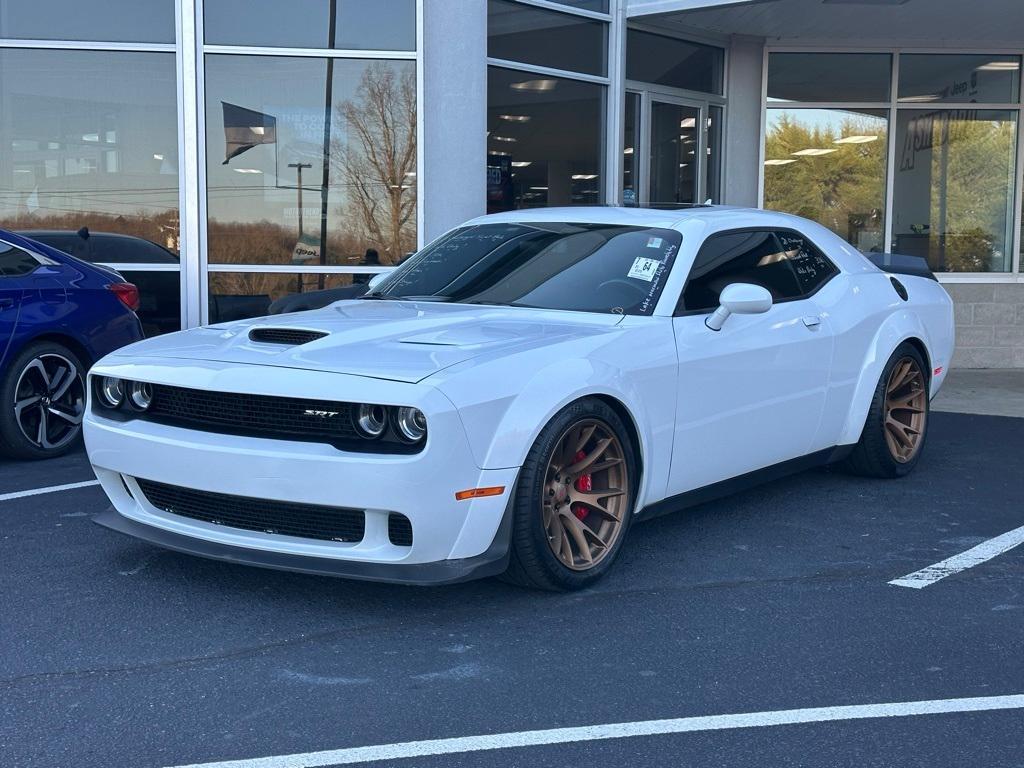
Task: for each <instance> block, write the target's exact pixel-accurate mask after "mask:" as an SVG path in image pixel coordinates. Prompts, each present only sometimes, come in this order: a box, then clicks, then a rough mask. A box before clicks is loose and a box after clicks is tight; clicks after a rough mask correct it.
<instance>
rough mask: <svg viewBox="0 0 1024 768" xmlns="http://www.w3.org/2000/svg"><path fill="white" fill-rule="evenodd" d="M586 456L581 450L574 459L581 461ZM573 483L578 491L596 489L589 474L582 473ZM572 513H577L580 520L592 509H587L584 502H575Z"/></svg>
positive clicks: (584, 491) (583, 491)
mask: <svg viewBox="0 0 1024 768" xmlns="http://www.w3.org/2000/svg"><path fill="white" fill-rule="evenodd" d="M586 457H587V454H585V453H584V452H583V451H579V452H577V454H576V456H575V457H573V461H574V462H576V461H581V460H583V459H585V458H586ZM573 485H574V486H575V488H576V490H577V491H580V492H582V493H586V492H589V491H592V490H593V489H594V483H593V481H592V480H591V478H590V475H589V474H586V475H580V476H579V478H577V480H576V482H575V483H573ZM572 513H573V514H574V515H576V517H578V518H579V519H580V520H585V519H586V517H587V515H589V514H590V510H589V509H587V508H586V506H584V505H583V504H580V503H579V502H576V503H575V504H573V505H572Z"/></svg>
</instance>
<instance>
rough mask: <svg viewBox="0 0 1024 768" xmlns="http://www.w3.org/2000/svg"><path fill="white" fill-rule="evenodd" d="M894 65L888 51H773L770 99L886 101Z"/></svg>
mask: <svg viewBox="0 0 1024 768" xmlns="http://www.w3.org/2000/svg"><path fill="white" fill-rule="evenodd" d="M891 67H892V56H890V55H889V54H888V53H773V54H771V56H769V58H768V100H769V101H818V102H822V101H832V102H843V101H887V100H888V99H889V89H890V86H891V75H890V70H891ZM809 73H813V76H808V75H809Z"/></svg>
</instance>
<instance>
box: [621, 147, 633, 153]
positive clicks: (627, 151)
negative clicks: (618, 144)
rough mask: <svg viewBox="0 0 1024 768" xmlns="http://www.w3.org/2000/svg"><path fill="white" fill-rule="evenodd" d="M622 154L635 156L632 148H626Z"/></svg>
mask: <svg viewBox="0 0 1024 768" xmlns="http://www.w3.org/2000/svg"><path fill="white" fill-rule="evenodd" d="M622 154H624V155H632V154H633V148H632V147H626V148H625V149H624V150H622Z"/></svg>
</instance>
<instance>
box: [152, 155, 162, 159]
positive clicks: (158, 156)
mask: <svg viewBox="0 0 1024 768" xmlns="http://www.w3.org/2000/svg"><path fill="white" fill-rule="evenodd" d="M153 159H154V160H163V159H164V156H163V155H153Z"/></svg>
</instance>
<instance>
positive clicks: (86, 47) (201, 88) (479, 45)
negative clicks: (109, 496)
mask: <svg viewBox="0 0 1024 768" xmlns="http://www.w3.org/2000/svg"><path fill="white" fill-rule="evenodd" d="M1022 56H1024V13H1021V11H1020V7H1019V0H979V1H978V2H976V3H973V4H971V6H970V11H969V12H968V11H966V10H965V7H964V4H963V3H959V2H956V0H762V1H761V2H737V1H735V0H558V1H556V0H374V2H372V3H368V2H364V1H363V0H300V1H297V2H294V3H281V2H277V0H102V2H101V1H100V0H92V1H91V2H80V1H73V0H42V2H40V0H34V1H30V0H4V2H3V3H2V4H0V227H4V228H8V229H13V230H16V231H23V232H28V233H30V234H31V233H35V235H36V236H38V237H40V238H41V239H46V240H47V241H48V242H51V243H52V244H54V245H57V246H58V247H61V248H63V249H65V250H68V251H69V252H71V253H74V254H76V255H80V256H83V257H84V258H88V259H91V260H94V261H98V262H101V263H108V264H110V265H112V266H114V267H115V268H117V269H119V270H121V271H122V272H123V273H124V274H125V275H126V276H127V277H128V278H129V279H131V280H133V281H134V282H136V283H138V284H139V286H140V289H141V290H142V301H143V306H142V310H141V315H142V317H143V320H144V324H145V326H146V330H147V332H148V333H160V332H166V331H170V330H175V329H178V328H182V327H190V326H194V325H199V324H203V323H209V322H218V321H223V320H229V319H235V318H240V317H247V316H255V315H260V314H265V313H266V312H268V311H269V310H270V307H271V304H272V303H273V302H274V301H275V300H276V299H278V298H281V297H283V296H287V295H290V294H293V293H296V292H306V291H312V290H319V289H323V288H330V287H338V286H343V285H346V284H349V283H351V282H353V281H363V280H366V279H367V277H368V275H369V274H371V273H373V272H377V271H380V270H381V269H386V268H388V267H389V266H391V265H393V264H395V263H397V262H398V261H400V260H401V259H402V258H403V256H404V255H405V254H407V253H408V252H410V251H413V250H415V249H416V248H418V247H420V246H422V245H423V244H424V243H425V242H428V241H429V240H431V239H433V238H434V237H436V236H438V235H440V234H441V233H443V232H444V231H446V230H447V229H448V228H450V227H452V226H455V225H457V224H459V223H460V222H461V221H464V220H466V219H468V218H470V217H473V216H477V215H480V214H482V213H485V212H487V211H497V210H506V209H508V208H525V207H538V206H549V205H587V204H615V205H647V204H656V205H676V204H683V203H694V202H702V201H704V200H708V199H710V200H712V201H714V202H722V203H726V204H736V205H753V206H757V205H762V206H765V207H770V208H776V209H780V210H786V211H790V212H793V213H797V214H800V215H803V216H807V217H809V218H812V219H815V220H817V221H819V222H821V223H822V224H824V225H826V226H828V227H829V228H831V229H833V230H834V231H835V232H837V233H838V234H840V235H841V236H842V237H844V238H846V239H847V240H849V241H850V242H851V243H853V244H854V245H856V246H857V247H859V248H861V249H862V250H865V251H870V250H876V251H886V250H894V251H902V252H908V253H913V254H918V255H921V256H924V257H926V258H927V259H928V260H929V263H930V264H931V265H932V268H933V270H935V271H936V273H937V274H938V275H939V279H940V280H941V281H942V283H943V284H944V285H945V287H946V288H947V290H948V291H949V292H950V294H951V295H952V296H953V298H954V300H955V303H956V310H957V323H958V338H957V342H958V351H957V357H956V359H955V361H954V364H955V365H959V366H964V367H1024V273H1022V265H1021V257H1020V253H1021V247H1022V243H1021V219H1022V203H1024V192H1022V179H1024V159H1022V158H1024V133H1022V131H1021V130H1020V125H1019V124H1020V116H1021V109H1022V107H1024V102H1022V100H1021V99H1022V94H1021V82H1020V80H1021V59H1022Z"/></svg>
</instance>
